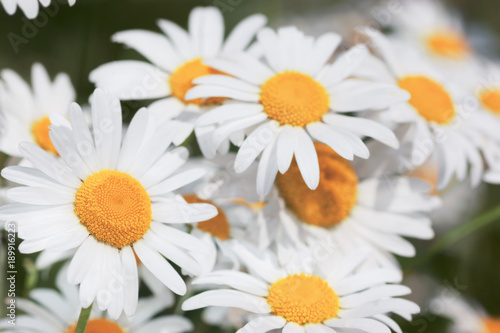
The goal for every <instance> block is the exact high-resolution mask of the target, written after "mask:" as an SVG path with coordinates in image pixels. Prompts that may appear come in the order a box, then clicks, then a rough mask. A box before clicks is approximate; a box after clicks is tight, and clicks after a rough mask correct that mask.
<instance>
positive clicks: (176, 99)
mask: <svg viewBox="0 0 500 333" xmlns="http://www.w3.org/2000/svg"><path fill="white" fill-rule="evenodd" d="M266 22H267V19H266V18H265V17H264V16H262V15H252V16H249V17H248V18H246V19H245V20H243V21H241V22H240V23H239V24H238V25H237V26H236V27H235V28H234V29H233V31H232V32H231V33H230V34H229V36H228V37H227V38H226V39H225V41H224V20H223V17H222V14H221V12H220V10H219V9H217V8H215V7H196V8H194V9H193V10H192V11H191V14H190V15H189V22H188V26H189V30H188V31H185V30H184V29H182V28H181V27H179V26H178V25H177V24H175V23H174V22H171V21H168V20H158V22H157V23H158V26H159V27H160V29H161V30H162V31H163V32H164V34H165V35H163V34H159V33H156V32H151V31H146V30H128V31H123V32H119V33H117V34H115V35H114V36H113V41H115V42H119V43H123V44H125V45H126V46H128V47H131V48H133V49H135V50H136V51H137V52H139V53H140V54H142V55H143V56H144V57H145V58H146V59H147V60H149V61H150V62H151V64H150V63H148V62H144V61H128V60H126V61H114V62H111V63H108V64H104V65H102V66H100V67H98V68H97V69H95V70H94V71H93V72H92V73H90V80H91V81H92V82H94V83H95V84H96V85H97V86H98V87H104V88H106V89H107V90H109V91H111V92H113V93H115V94H116V95H117V96H118V97H119V98H120V99H121V100H138V99H158V98H160V100H158V101H156V102H155V103H153V104H151V105H150V107H149V109H150V110H151V112H153V113H155V114H156V115H157V116H158V119H159V121H164V120H167V119H173V118H175V119H176V120H177V121H178V128H177V130H178V135H177V136H176V137H175V138H174V143H175V144H177V145H178V144H181V143H182V142H183V141H184V140H185V139H186V138H187V137H188V136H189V135H190V134H191V132H192V131H193V129H194V131H195V134H196V136H197V138H198V141H199V142H200V145H201V148H202V151H203V152H204V153H205V149H204V145H203V142H204V141H205V140H206V136H207V135H208V134H207V133H210V132H211V130H212V128H211V127H210V126H208V127H206V126H201V127H200V126H195V123H196V119H197V118H198V117H199V115H200V114H202V113H203V112H204V111H205V110H207V108H210V107H211V106H213V105H214V104H219V103H220V102H221V101H222V99H220V98H209V99H202V98H194V99H192V98H186V92H187V91H188V90H189V89H190V88H192V87H193V86H194V83H193V80H194V79H196V78H198V77H201V76H205V75H209V74H223V73H222V72H220V71H218V70H216V69H214V68H212V67H210V66H207V65H206V64H205V63H204V60H205V59H208V58H212V57H217V56H220V55H225V54H231V53H234V52H240V51H243V50H245V49H247V47H248V46H249V44H250V42H251V41H252V39H253V38H254V36H255V33H256V32H257V31H258V30H259V29H261V28H262V27H263V26H264V25H265V24H266ZM226 147H227V149H229V142H226Z"/></svg>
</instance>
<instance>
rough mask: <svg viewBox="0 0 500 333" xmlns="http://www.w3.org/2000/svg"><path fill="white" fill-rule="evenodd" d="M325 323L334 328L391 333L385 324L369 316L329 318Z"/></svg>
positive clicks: (367, 332) (372, 332)
mask: <svg viewBox="0 0 500 333" xmlns="http://www.w3.org/2000/svg"><path fill="white" fill-rule="evenodd" d="M325 325H328V326H331V327H335V328H349V329H355V330H361V331H363V332H366V333H391V330H390V329H389V328H388V327H387V326H385V325H384V324H382V323H381V322H378V321H376V320H373V319H369V318H352V319H330V320H327V321H326V322H325Z"/></svg>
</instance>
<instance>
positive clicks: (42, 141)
mask: <svg viewBox="0 0 500 333" xmlns="http://www.w3.org/2000/svg"><path fill="white" fill-rule="evenodd" d="M50 125H52V123H51V122H50V119H49V117H48V116H45V117H43V118H41V119H39V120H37V121H36V122H35V123H34V124H33V126H31V134H33V137H34V138H35V142H36V144H37V145H38V146H39V147H40V148H42V149H44V150H46V151H48V152H51V153H53V154H55V155H59V154H58V153H57V150H56V147H54V145H53V144H52V141H51V140H50V136H49V126H50Z"/></svg>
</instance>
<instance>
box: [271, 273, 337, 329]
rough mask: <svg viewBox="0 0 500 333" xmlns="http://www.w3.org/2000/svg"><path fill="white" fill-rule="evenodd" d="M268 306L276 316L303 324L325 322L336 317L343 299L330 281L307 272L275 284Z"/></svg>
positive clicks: (290, 276) (272, 287) (289, 276)
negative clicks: (340, 300) (340, 299)
mask: <svg viewBox="0 0 500 333" xmlns="http://www.w3.org/2000/svg"><path fill="white" fill-rule="evenodd" d="M267 303H268V304H269V305H270V306H271V312H272V314H273V315H275V316H279V317H283V318H285V319H286V321H288V322H293V323H296V324H299V325H306V324H319V323H322V322H323V321H325V320H328V319H332V318H335V317H336V316H337V312H338V310H339V297H338V296H337V294H336V293H335V292H334V291H333V289H332V288H331V287H330V285H329V284H328V282H326V281H325V280H323V279H322V278H320V277H318V276H313V275H306V274H304V273H301V274H300V275H297V274H294V275H288V276H287V277H284V278H282V279H280V280H278V281H276V282H274V283H273V284H272V285H271V287H270V288H269V296H268V297H267Z"/></svg>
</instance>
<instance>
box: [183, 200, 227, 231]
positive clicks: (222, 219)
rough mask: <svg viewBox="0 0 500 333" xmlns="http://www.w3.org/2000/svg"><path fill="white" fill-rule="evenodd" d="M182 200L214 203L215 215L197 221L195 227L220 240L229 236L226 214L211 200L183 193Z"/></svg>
mask: <svg viewBox="0 0 500 333" xmlns="http://www.w3.org/2000/svg"><path fill="white" fill-rule="evenodd" d="M184 200H186V201H187V202H189V203H208V204H211V205H214V206H215V207H216V208H217V213H218V214H217V216H215V217H213V218H211V219H210V220H207V221H203V222H198V224H197V225H196V228H198V229H199V230H201V231H204V232H207V233H209V234H210V235H212V236H214V237H217V238H219V239H220V240H226V239H228V238H229V236H230V229H229V222H228V221H227V217H226V214H225V213H224V211H223V210H222V209H221V208H220V207H219V206H217V205H215V204H214V203H213V202H211V201H209V200H203V199H200V198H199V197H198V196H197V195H195V194H190V195H185V196H184Z"/></svg>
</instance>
